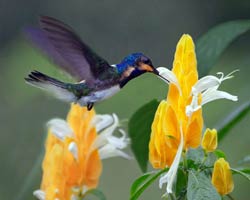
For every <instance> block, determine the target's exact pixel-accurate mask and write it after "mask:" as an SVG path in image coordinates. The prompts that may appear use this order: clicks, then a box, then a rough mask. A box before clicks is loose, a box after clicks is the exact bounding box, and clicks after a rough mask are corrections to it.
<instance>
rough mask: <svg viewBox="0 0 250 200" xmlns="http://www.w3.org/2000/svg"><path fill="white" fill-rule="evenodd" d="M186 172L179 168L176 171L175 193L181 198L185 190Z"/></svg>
mask: <svg viewBox="0 0 250 200" xmlns="http://www.w3.org/2000/svg"><path fill="white" fill-rule="evenodd" d="M187 181H188V179H187V172H185V171H184V170H183V169H179V170H178V172H177V179H176V189H175V193H176V196H177V198H178V199H183V198H184V197H185V196H186V192H187Z"/></svg>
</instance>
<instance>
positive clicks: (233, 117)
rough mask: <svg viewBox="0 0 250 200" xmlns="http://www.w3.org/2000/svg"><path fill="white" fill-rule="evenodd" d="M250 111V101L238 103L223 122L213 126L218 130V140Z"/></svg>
mask: <svg viewBox="0 0 250 200" xmlns="http://www.w3.org/2000/svg"><path fill="white" fill-rule="evenodd" d="M249 111H250V101H249V102H246V103H244V104H242V105H240V106H239V107H238V108H236V109H235V110H234V111H233V112H231V113H230V114H229V115H228V116H227V117H226V118H225V119H224V121H223V122H221V123H220V124H219V125H217V126H215V127H216V129H217V131H218V141H221V140H222V139H223V138H224V137H225V136H226V135H227V134H228V133H229V131H230V130H231V129H232V128H233V127H234V126H235V125H236V124H237V123H239V122H240V121H241V120H242V119H243V118H244V117H245V116H246V115H247V114H248V112H249Z"/></svg>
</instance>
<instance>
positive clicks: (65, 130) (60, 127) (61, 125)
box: [47, 118, 74, 141]
mask: <svg viewBox="0 0 250 200" xmlns="http://www.w3.org/2000/svg"><path fill="white" fill-rule="evenodd" d="M47 126H48V128H49V129H50V130H51V132H52V133H53V134H54V135H55V136H56V137H57V138H58V139H60V140H61V141H63V140H64V139H65V138H66V137H69V138H73V137H74V133H73V130H72V129H71V128H70V126H69V125H68V123H67V122H66V121H65V120H63V119H58V118H54V119H51V120H50V121H48V123H47Z"/></svg>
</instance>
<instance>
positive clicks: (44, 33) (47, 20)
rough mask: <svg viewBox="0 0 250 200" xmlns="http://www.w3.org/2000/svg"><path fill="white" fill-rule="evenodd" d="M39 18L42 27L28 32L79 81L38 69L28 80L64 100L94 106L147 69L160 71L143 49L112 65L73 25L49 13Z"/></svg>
mask: <svg viewBox="0 0 250 200" xmlns="http://www.w3.org/2000/svg"><path fill="white" fill-rule="evenodd" d="M39 21H40V28H29V29H27V30H26V33H27V36H28V37H29V39H30V40H31V41H32V42H33V43H35V44H36V45H37V46H38V47H39V48H41V50H43V51H44V52H45V53H46V54H47V55H48V56H49V57H50V58H51V59H52V60H53V61H54V63H56V64H57V65H58V66H59V67H61V68H62V69H63V70H64V71H66V72H67V73H69V74H70V75H71V76H73V77H74V78H75V79H76V80H77V81H78V82H76V83H66V82H62V81H60V80H57V79H55V78H52V77H50V76H47V75H46V74H43V73H41V72H38V71H32V72H31V73H30V74H29V75H28V77H27V78H25V80H26V82H27V83H29V84H31V85H33V86H36V87H39V88H41V89H45V90H47V91H49V92H51V93H52V94H53V95H54V96H55V97H57V98H59V99H61V100H64V101H66V102H74V103H79V104H80V105H81V106H87V108H88V110H91V108H92V107H93V105H94V103H95V102H99V101H101V100H104V99H106V98H108V97H110V96H112V95H113V94H115V93H117V92H118V91H119V90H120V89H121V88H123V87H124V86H125V85H126V84H127V83H128V82H129V81H130V80H132V79H134V78H135V77H138V76H140V75H141V74H143V73H145V72H151V73H154V74H156V75H159V72H158V71H157V70H156V69H155V68H154V67H153V64H152V62H151V60H150V59H149V58H148V57H147V56H145V55H144V54H142V53H132V54H130V55H128V56H126V57H125V58H124V59H123V60H122V61H121V62H120V63H118V64H115V65H110V64H109V63H108V62H107V61H106V60H105V59H103V58H102V57H100V56H99V55H97V54H96V53H95V52H94V51H93V50H92V49H91V48H90V47H89V46H88V45H87V44H85V43H84V42H83V41H82V40H81V39H80V38H79V37H78V35H76V34H75V33H74V31H73V29H72V28H71V27H70V26H68V25H66V24H64V23H63V22H61V21H59V20H57V19H54V18H52V17H48V16H41V17H40V20H39Z"/></svg>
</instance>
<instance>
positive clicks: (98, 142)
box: [93, 114, 119, 149]
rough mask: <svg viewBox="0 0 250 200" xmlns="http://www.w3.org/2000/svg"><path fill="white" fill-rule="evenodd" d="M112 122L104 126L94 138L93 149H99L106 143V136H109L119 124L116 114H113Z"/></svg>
mask: <svg viewBox="0 0 250 200" xmlns="http://www.w3.org/2000/svg"><path fill="white" fill-rule="evenodd" d="M112 116H113V124H112V125H110V126H109V127H106V128H105V129H104V130H103V131H102V132H101V133H100V134H99V135H98V136H97V138H96V139H95V142H94V144H93V148H94V149H99V148H100V147H102V146H103V145H105V144H107V138H108V137H110V136H111V135H112V134H113V132H114V131H115V129H116V128H117V126H118V124H119V120H118V117H117V115H115V114H113V115H112Z"/></svg>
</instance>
